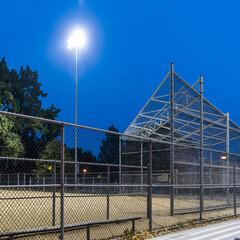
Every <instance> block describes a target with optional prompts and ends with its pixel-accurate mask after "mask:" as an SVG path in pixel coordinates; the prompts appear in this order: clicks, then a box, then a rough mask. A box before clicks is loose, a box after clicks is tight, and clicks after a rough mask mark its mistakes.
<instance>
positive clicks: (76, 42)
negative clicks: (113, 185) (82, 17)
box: [67, 29, 86, 184]
mask: <svg viewBox="0 0 240 240" xmlns="http://www.w3.org/2000/svg"><path fill="white" fill-rule="evenodd" d="M67 42H68V49H70V50H71V49H75V51H76V79H75V81H76V89H75V124H77V63H78V62H77V58H78V49H82V48H84V47H85V46H86V35H85V32H84V30H82V29H78V30H76V31H75V32H74V33H73V35H72V36H70V37H69V39H68V40H67ZM78 172H79V165H78V164H77V127H75V170H74V182H75V184H77V174H78Z"/></svg>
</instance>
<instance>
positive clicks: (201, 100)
mask: <svg viewBox="0 0 240 240" xmlns="http://www.w3.org/2000/svg"><path fill="white" fill-rule="evenodd" d="M199 87H200V189H199V190H200V221H202V213H203V174H204V173H203V77H202V75H200V81H199Z"/></svg>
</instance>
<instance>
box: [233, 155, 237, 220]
mask: <svg viewBox="0 0 240 240" xmlns="http://www.w3.org/2000/svg"><path fill="white" fill-rule="evenodd" d="M236 193H237V192H236V156H233V207H234V215H236V214H237V202H236V198H237V196H236Z"/></svg>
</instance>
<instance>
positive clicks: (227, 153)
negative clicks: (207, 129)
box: [226, 112, 230, 207]
mask: <svg viewBox="0 0 240 240" xmlns="http://www.w3.org/2000/svg"><path fill="white" fill-rule="evenodd" d="M226 155H227V156H226V157H227V174H226V175H227V181H226V184H227V205H228V207H229V204H230V202H229V183H230V181H229V113H228V112H227V113H226Z"/></svg>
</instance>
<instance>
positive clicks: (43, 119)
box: [0, 111, 240, 157]
mask: <svg viewBox="0 0 240 240" xmlns="http://www.w3.org/2000/svg"><path fill="white" fill-rule="evenodd" d="M0 114H3V115H7V116H13V117H19V118H25V119H30V120H36V121H42V122H48V123H53V124H58V125H65V126H70V127H76V128H82V129H87V130H92V131H98V132H103V133H108V134H113V135H118V136H121V137H128V138H132V139H137V140H139V141H143V142H150V141H151V142H155V143H162V144H167V145H174V146H179V147H184V148H192V149H202V150H205V151H211V152H218V153H223V154H226V152H224V151H219V150H213V149H212V150H210V149H208V148H204V147H203V148H200V147H198V146H192V145H186V144H181V143H171V142H167V141H163V140H159V139H156V138H150V137H142V136H135V135H130V134H124V133H120V132H113V131H109V130H104V129H99V128H94V127H88V126H84V125H78V124H73V123H67V122H63V121H58V120H52V119H46V118H40V117H34V116H28V115H24V114H18V113H11V112H5V111H0ZM229 154H231V155H233V156H239V157H240V154H234V153H231V152H230V153H229Z"/></svg>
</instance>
